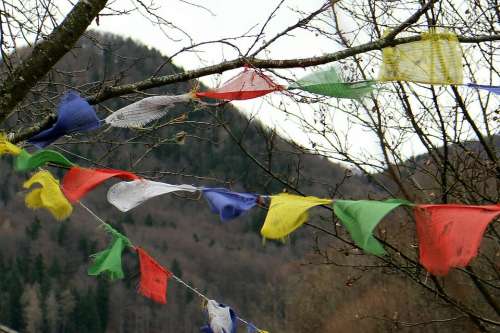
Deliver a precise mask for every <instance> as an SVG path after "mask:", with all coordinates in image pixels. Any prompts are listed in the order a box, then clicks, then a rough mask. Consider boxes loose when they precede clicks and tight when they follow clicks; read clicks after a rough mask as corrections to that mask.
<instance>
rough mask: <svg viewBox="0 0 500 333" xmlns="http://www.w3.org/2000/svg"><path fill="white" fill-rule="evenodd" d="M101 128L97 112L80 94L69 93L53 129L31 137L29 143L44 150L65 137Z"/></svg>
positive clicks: (63, 98) (58, 109) (63, 99)
mask: <svg viewBox="0 0 500 333" xmlns="http://www.w3.org/2000/svg"><path fill="white" fill-rule="evenodd" d="M99 126H100V120H99V118H97V115H96V113H95V110H94V108H93V107H91V106H90V104H89V103H88V102H87V101H86V100H85V99H84V98H82V97H80V95H78V93H76V92H74V91H69V92H67V93H66V94H64V96H63V97H62V98H61V101H60V102H59V105H58V107H57V120H56V122H55V123H54V124H53V125H52V127H50V128H48V129H46V130H43V131H41V132H40V133H38V134H37V135H35V136H33V137H31V138H30V139H29V140H28V142H29V143H32V144H33V145H35V146H36V147H38V148H44V147H46V146H48V145H50V144H51V143H52V142H54V141H56V140H57V139H58V138H60V137H61V136H63V135H67V134H70V133H74V132H81V131H90V130H93V129H96V128H98V127H99Z"/></svg>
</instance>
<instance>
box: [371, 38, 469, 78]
mask: <svg viewBox="0 0 500 333" xmlns="http://www.w3.org/2000/svg"><path fill="white" fill-rule="evenodd" d="M387 33H388V32H387ZM379 80H380V81H411V82H420V83H429V84H453V85H459V84H462V81H463V68H462V48H461V46H460V42H459V41H458V38H457V36H456V35H455V34H454V33H452V32H437V30H436V29H430V30H429V31H428V32H424V33H422V34H421V39H420V40H419V41H415V42H410V43H404V44H399V45H396V46H390V47H385V48H384V49H383V50H382V66H381V69H380V73H379Z"/></svg>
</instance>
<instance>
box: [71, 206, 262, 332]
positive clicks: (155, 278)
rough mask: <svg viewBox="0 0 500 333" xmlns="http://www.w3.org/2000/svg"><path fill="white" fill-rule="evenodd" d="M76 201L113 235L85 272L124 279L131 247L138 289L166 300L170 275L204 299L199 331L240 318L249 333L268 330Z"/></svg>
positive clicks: (229, 326) (226, 326)
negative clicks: (181, 275) (204, 319)
mask: <svg viewBox="0 0 500 333" xmlns="http://www.w3.org/2000/svg"><path fill="white" fill-rule="evenodd" d="M79 204H80V206H82V207H83V208H84V209H85V210H87V211H88V212H89V213H90V214H91V215H92V216H94V218H95V219H96V220H97V222H99V223H100V224H101V225H102V227H103V229H104V230H105V231H106V232H107V233H108V234H109V235H110V236H111V238H112V243H111V245H110V246H109V247H108V248H106V249H104V250H103V251H101V252H98V253H96V254H94V255H92V257H93V263H92V265H91V266H90V267H89V269H88V272H87V273H88V274H89V275H100V274H104V275H105V276H107V277H108V278H109V279H110V280H116V279H123V278H124V273H123V269H122V254H123V251H124V250H125V249H126V248H130V249H131V250H132V251H133V252H135V253H136V254H137V257H138V260H139V271H140V277H139V285H138V288H137V292H138V293H140V294H141V295H143V296H144V297H147V298H149V299H151V300H153V301H155V302H157V303H160V304H166V303H167V287H168V280H169V279H171V278H173V279H174V280H176V281H177V282H179V283H180V284H181V285H183V286H185V287H187V288H188V289H189V290H191V291H193V292H194V293H195V294H197V295H198V296H200V297H201V298H202V299H203V300H204V301H205V309H206V310H207V313H208V323H207V325H205V326H203V327H201V328H200V331H201V332H207V333H226V332H227V333H229V332H232V333H236V328H237V326H238V323H237V321H239V322H241V323H243V324H245V325H246V327H247V332H248V333H269V332H268V331H264V330H261V329H259V328H257V327H256V326H255V325H254V324H252V323H250V322H248V321H246V320H245V319H243V318H241V317H239V316H237V315H236V313H235V312H234V311H233V309H231V308H230V307H229V306H227V305H224V304H221V303H218V302H216V301H215V300H211V299H209V298H208V297H207V296H205V295H204V294H202V293H201V292H200V291H199V290H198V289H196V288H194V287H192V286H191V285H189V284H188V283H186V282H185V281H183V280H182V279H181V278H179V277H178V276H176V275H175V274H174V273H172V272H170V271H169V270H168V269H167V268H165V267H163V266H162V265H160V264H159V263H158V262H157V261H156V260H155V259H154V258H153V257H151V256H150V255H149V254H148V253H147V252H146V250H144V249H143V248H141V247H136V246H134V245H133V244H132V242H131V241H130V240H129V239H128V238H127V237H126V236H124V235H122V234H121V233H120V232H118V231H117V230H115V229H114V228H113V227H112V226H110V225H109V224H108V223H106V222H105V221H104V220H103V219H102V218H100V217H99V216H98V215H97V214H96V213H94V212H93V211H92V210H91V209H90V208H88V207H87V206H86V205H85V204H83V203H82V202H81V201H79Z"/></svg>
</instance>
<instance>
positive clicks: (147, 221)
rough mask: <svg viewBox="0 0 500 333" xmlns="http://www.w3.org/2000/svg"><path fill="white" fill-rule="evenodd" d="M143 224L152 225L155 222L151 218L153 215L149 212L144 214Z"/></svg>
mask: <svg viewBox="0 0 500 333" xmlns="http://www.w3.org/2000/svg"><path fill="white" fill-rule="evenodd" d="M144 224H145V225H147V226H148V227H152V226H153V225H154V224H155V221H154V220H153V217H152V216H151V214H149V213H148V215H146V219H145V220H144Z"/></svg>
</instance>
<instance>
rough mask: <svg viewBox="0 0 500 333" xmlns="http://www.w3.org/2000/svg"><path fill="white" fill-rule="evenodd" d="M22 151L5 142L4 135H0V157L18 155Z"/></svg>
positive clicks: (5, 137)
mask: <svg viewBox="0 0 500 333" xmlns="http://www.w3.org/2000/svg"><path fill="white" fill-rule="evenodd" d="M21 151H22V149H21V148H19V147H18V146H16V145H15V144H13V143H10V142H9V140H7V136H6V135H5V134H4V133H0V156H1V155H4V154H9V155H14V156H15V155H19V154H20V153H21Z"/></svg>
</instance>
